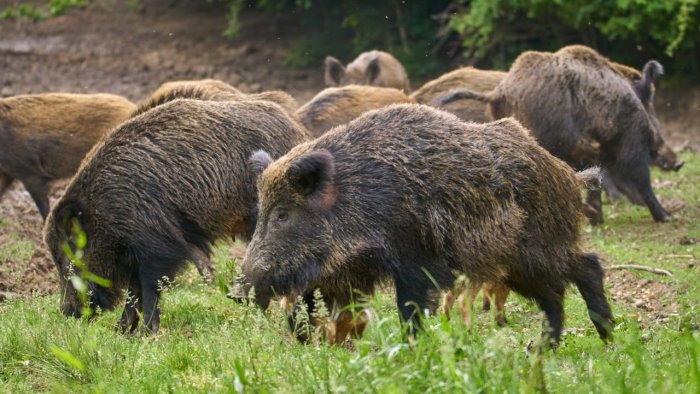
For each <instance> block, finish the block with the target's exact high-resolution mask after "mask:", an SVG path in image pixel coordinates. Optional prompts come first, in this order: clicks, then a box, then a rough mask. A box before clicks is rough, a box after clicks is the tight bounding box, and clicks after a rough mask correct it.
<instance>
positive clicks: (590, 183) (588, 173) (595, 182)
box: [576, 167, 603, 190]
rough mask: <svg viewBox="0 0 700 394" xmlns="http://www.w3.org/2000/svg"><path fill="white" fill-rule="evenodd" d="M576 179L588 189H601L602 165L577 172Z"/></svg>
mask: <svg viewBox="0 0 700 394" xmlns="http://www.w3.org/2000/svg"><path fill="white" fill-rule="evenodd" d="M576 179H577V180H578V181H579V182H580V183H581V185H582V186H584V187H585V188H586V189H588V190H600V188H601V187H602V186H603V174H602V171H601V169H600V167H591V168H587V169H585V170H583V171H579V172H577V173H576Z"/></svg>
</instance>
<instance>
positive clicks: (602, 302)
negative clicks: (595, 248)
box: [574, 254, 615, 340]
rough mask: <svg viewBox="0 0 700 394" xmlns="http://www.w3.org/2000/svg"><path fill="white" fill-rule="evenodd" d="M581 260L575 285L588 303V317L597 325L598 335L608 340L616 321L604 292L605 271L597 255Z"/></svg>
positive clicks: (582, 257) (588, 255)
mask: <svg viewBox="0 0 700 394" xmlns="http://www.w3.org/2000/svg"><path fill="white" fill-rule="evenodd" d="M581 260H582V261H581V264H578V265H577V266H578V267H579V269H578V271H577V272H576V275H575V278H574V283H575V284H576V287H578V290H579V292H580V293H581V296H582V297H583V299H584V301H586V306H587V307H588V316H589V317H590V318H591V321H592V322H593V325H595V328H596V330H597V331H598V335H599V336H600V338H601V339H603V340H606V339H608V338H609V337H610V335H611V333H612V328H613V325H614V324H615V319H614V318H613V316H612V312H611V311H610V305H609V304H608V300H607V299H606V298H605V291H604V290H603V277H604V274H603V269H602V268H601V266H600V262H599V261H598V257H597V256H596V255H595V254H586V255H583V256H581Z"/></svg>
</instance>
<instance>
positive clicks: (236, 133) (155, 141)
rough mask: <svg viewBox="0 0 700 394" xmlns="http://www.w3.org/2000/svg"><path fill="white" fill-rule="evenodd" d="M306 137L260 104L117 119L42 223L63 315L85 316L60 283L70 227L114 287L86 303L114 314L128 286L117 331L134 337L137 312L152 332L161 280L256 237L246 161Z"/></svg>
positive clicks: (189, 105) (166, 108)
mask: <svg viewBox="0 0 700 394" xmlns="http://www.w3.org/2000/svg"><path fill="white" fill-rule="evenodd" d="M308 139H310V136H309V134H308V133H307V131H306V130H304V129H303V128H302V127H301V126H299V125H298V124H297V123H296V122H294V121H293V120H292V118H291V117H290V116H289V115H288V114H287V113H286V112H285V111H284V110H283V109H282V108H281V107H280V106H279V105H277V104H274V103H271V102H268V101H261V100H256V101H226V102H215V101H202V100H188V99H178V100H174V101H171V102H168V103H165V104H162V105H159V106H157V107H155V108H153V109H151V110H149V111H146V112H145V113H143V114H141V115H139V116H136V117H134V118H132V119H130V120H129V121H127V122H125V123H123V124H122V125H121V126H119V127H118V128H117V129H115V130H114V131H113V132H112V133H110V134H109V135H108V136H107V137H106V138H104V139H103V140H101V141H100V142H99V143H98V144H97V145H96V146H95V148H94V149H93V150H92V151H91V152H90V154H89V155H88V157H87V158H86V159H85V161H84V162H83V164H82V166H81V168H80V170H79V171H78V173H77V174H76V175H75V177H74V178H73V179H72V181H71V183H70V185H69V186H68V188H67V190H66V192H65V194H64V195H63V197H62V198H61V200H60V201H59V202H58V203H57V204H56V206H55V207H54V208H53V210H52V211H51V214H50V215H49V217H48V219H47V221H46V226H45V228H44V240H45V242H46V245H47V246H48V248H49V250H50V251H51V253H52V255H53V258H54V261H55V263H56V266H57V268H58V273H59V277H60V279H61V287H62V294H63V298H62V308H61V309H62V311H63V313H64V314H65V315H72V316H79V315H80V313H81V305H80V304H79V299H78V297H77V293H76V291H75V289H74V288H73V286H71V283H70V282H69V281H66V275H67V274H68V273H69V272H70V271H71V269H73V268H74V267H73V266H72V264H71V263H70V261H68V259H67V257H66V256H65V254H64V252H63V249H62V245H63V244H64V243H66V242H68V243H69V244H70V245H71V247H75V246H74V245H73V244H72V243H71V242H70V241H71V234H72V233H71V230H72V229H71V226H72V223H74V222H78V223H79V224H80V226H81V227H82V228H83V230H84V231H85V233H86V236H87V246H86V247H85V249H84V251H83V253H84V255H83V260H84V262H85V263H86V265H87V267H88V269H89V270H90V272H92V273H94V274H96V275H99V276H102V277H104V278H107V279H109V280H111V282H112V286H111V287H107V288H104V287H100V286H97V285H95V284H92V283H91V284H90V305H91V307H92V308H96V307H99V308H101V309H102V310H110V309H112V308H114V306H115V305H116V303H117V302H118V301H119V300H120V299H121V298H122V297H123V293H122V290H124V289H128V291H129V293H130V294H131V296H132V297H134V299H136V300H137V302H136V303H127V305H126V306H125V307H124V313H123V314H122V318H121V320H120V327H121V328H122V329H123V330H124V331H127V330H129V331H133V330H134V329H135V328H136V327H137V326H138V324H139V316H140V315H142V316H143V319H144V325H145V326H146V327H147V328H148V329H149V330H150V331H157V330H158V327H159V324H160V312H159V311H160V309H159V307H158V300H159V297H160V291H161V289H160V286H159V285H158V282H159V281H160V280H162V278H163V277H167V278H169V279H170V280H171V281H172V280H173V279H174V277H175V275H176V273H177V272H178V271H179V270H180V269H181V268H182V267H183V266H184V265H185V263H186V262H187V261H197V259H201V258H202V256H205V257H208V255H209V250H210V246H211V244H212V243H213V242H214V241H216V240H217V239H221V238H230V237H234V236H240V237H241V238H243V239H248V238H250V236H251V235H252V232H253V229H254V227H255V220H256V217H257V214H256V212H257V194H256V192H255V175H254V173H253V171H252V169H251V168H250V165H249V162H248V158H249V157H250V155H251V154H252V153H253V152H254V151H256V150H258V149H266V150H270V152H272V153H271V154H272V155H273V156H280V155H282V154H284V153H286V152H287V151H288V150H289V149H291V148H292V147H294V146H295V145H297V144H299V143H301V142H304V141H307V140H308ZM141 312H143V313H141Z"/></svg>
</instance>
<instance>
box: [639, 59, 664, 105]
mask: <svg viewBox="0 0 700 394" xmlns="http://www.w3.org/2000/svg"><path fill="white" fill-rule="evenodd" d="M662 75H664V68H663V66H662V65H661V63H659V62H657V61H656V60H650V61H648V62H647V64H645V65H644V70H643V71H642V79H640V80H637V81H635V82H634V91H635V93H637V97H639V99H640V100H642V103H643V104H644V106H648V104H649V102H650V101H651V99H652V97H653V94H654V85H657V84H658V83H659V81H660V80H661V76H662Z"/></svg>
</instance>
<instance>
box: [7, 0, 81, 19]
mask: <svg viewBox="0 0 700 394" xmlns="http://www.w3.org/2000/svg"><path fill="white" fill-rule="evenodd" d="M45 3H46V4H44V5H43V6H35V5H33V4H30V3H20V4H17V5H16V6H14V7H13V6H8V7H5V8H4V9H3V10H2V11H0V19H14V18H25V19H31V20H42V19H46V18H47V17H49V16H56V15H61V14H62V13H63V12H64V11H66V10H67V9H69V8H73V7H84V6H85V5H87V3H88V0H46V2H45Z"/></svg>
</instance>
